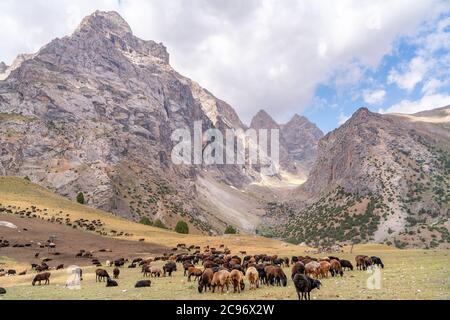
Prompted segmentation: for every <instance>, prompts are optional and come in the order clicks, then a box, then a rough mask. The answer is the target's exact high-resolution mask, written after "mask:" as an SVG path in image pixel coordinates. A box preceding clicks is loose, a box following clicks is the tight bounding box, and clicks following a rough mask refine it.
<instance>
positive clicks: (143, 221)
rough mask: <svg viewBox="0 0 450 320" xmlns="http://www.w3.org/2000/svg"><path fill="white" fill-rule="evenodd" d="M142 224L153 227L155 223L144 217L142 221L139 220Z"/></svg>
mask: <svg viewBox="0 0 450 320" xmlns="http://www.w3.org/2000/svg"><path fill="white" fill-rule="evenodd" d="M139 223H140V224H145V225H146V226H152V225H153V222H152V221H151V220H150V219H149V218H148V217H142V218H141V220H139Z"/></svg>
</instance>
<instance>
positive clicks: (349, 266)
mask: <svg viewBox="0 0 450 320" xmlns="http://www.w3.org/2000/svg"><path fill="white" fill-rule="evenodd" d="M340 262H341V266H342V270H345V269H347V270H352V271H353V265H352V263H351V262H350V261H348V260H341V261H340Z"/></svg>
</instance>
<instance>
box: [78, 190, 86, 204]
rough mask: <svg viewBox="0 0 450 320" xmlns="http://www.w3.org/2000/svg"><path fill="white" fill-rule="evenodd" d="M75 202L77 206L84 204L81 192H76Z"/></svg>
mask: <svg viewBox="0 0 450 320" xmlns="http://www.w3.org/2000/svg"><path fill="white" fill-rule="evenodd" d="M77 202H78V203H79V204H84V194H83V192H78V194H77Z"/></svg>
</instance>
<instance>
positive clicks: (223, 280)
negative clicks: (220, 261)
mask: <svg viewBox="0 0 450 320" xmlns="http://www.w3.org/2000/svg"><path fill="white" fill-rule="evenodd" d="M229 281H230V272H228V271H227V270H219V271H218V272H216V273H214V275H213V279H212V281H211V286H212V292H213V293H214V291H215V289H216V287H220V289H221V292H222V293H223V288H224V286H226V287H227V292H228V290H229Z"/></svg>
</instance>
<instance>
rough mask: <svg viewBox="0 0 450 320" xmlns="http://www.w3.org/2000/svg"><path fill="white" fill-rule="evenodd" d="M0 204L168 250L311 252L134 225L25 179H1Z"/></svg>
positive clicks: (249, 238)
mask: <svg viewBox="0 0 450 320" xmlns="http://www.w3.org/2000/svg"><path fill="white" fill-rule="evenodd" d="M0 204H1V205H2V206H4V207H6V206H15V207H17V208H21V209H25V208H30V207H31V206H37V207H38V208H40V209H47V210H48V211H47V212H48V216H46V218H49V217H52V216H54V217H61V215H60V214H59V212H60V211H62V212H63V214H64V215H65V214H70V217H71V219H72V221H74V220H77V219H80V218H83V219H89V220H97V219H100V220H101V221H102V222H103V223H104V224H105V229H106V230H117V231H123V232H124V233H130V234H133V236H131V237H121V239H126V240H132V241H138V240H139V239H145V240H146V242H153V243H157V244H161V245H164V246H168V247H173V246H176V245H177V244H178V243H185V244H188V245H189V244H196V245H200V246H205V245H210V246H218V245H220V244H224V245H226V246H228V247H229V248H230V249H231V250H238V249H239V250H240V248H246V250H247V252H248V253H259V252H267V253H273V254H275V253H280V252H282V253H283V254H290V253H294V252H299V251H303V250H305V249H307V248H306V247H299V246H296V245H292V244H288V243H284V242H282V241H279V240H275V239H268V238H262V237H258V236H253V235H233V236H231V235H230V236H222V237H208V236H203V235H181V234H178V233H175V232H172V231H169V230H164V229H160V228H155V227H150V226H145V225H142V224H138V223H134V222H131V221H129V220H126V219H123V218H120V217H118V216H114V215H112V214H110V213H107V212H104V211H101V210H97V209H93V208H90V207H88V206H84V205H80V204H78V203H75V202H73V201H70V200H68V199H66V198H63V197H61V196H58V195H55V194H54V193H52V192H50V191H49V190H47V189H45V188H42V187H40V186H38V185H36V184H33V183H31V182H29V181H27V180H24V179H21V178H14V177H0Z"/></svg>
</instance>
